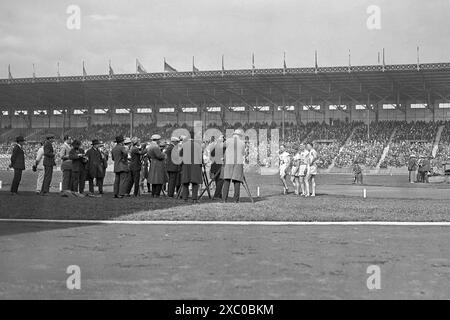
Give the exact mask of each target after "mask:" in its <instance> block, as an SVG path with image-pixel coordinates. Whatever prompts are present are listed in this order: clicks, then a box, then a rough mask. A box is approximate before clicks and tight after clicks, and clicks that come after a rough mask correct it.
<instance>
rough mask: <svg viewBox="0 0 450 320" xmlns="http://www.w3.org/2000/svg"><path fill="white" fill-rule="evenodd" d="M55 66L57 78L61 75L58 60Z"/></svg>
mask: <svg viewBox="0 0 450 320" xmlns="http://www.w3.org/2000/svg"><path fill="white" fill-rule="evenodd" d="M57 66H58V70H57V71H56V75H57V76H58V78H59V77H61V73H60V72H59V62H58V63H57Z"/></svg>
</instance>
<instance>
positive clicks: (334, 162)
mask: <svg viewBox="0 0 450 320" xmlns="http://www.w3.org/2000/svg"><path fill="white" fill-rule="evenodd" d="M356 129H358V127H355V128H353V130H352V132H350V134H349V136H348V138H347V140H345V143H344V144H343V145H342V146H341V148H340V149H339V152H338V153H337V155H336V157H334V158H333V161H332V162H331V164H330V166H329V167H328V169H326V170H325V172H327V173H329V172H330V171H331V170H333V168H334V166H335V165H336V161H337V158H338V157H339V155H340V154H341V152H342V150H344V147H345V146H346V145H348V144H349V143H350V142H351V141H352V139H353V135H354V133H355V131H356Z"/></svg>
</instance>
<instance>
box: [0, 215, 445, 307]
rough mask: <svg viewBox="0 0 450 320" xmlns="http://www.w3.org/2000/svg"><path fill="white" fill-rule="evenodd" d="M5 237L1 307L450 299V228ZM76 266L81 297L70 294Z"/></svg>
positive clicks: (215, 229)
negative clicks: (75, 302) (375, 272)
mask: <svg viewBox="0 0 450 320" xmlns="http://www.w3.org/2000/svg"><path fill="white" fill-rule="evenodd" d="M0 235H1V236H0V255H1V257H2V259H1V260H0V299H10V298H20V299H25V298H31V299H54V298H62V299H84V298H88V299H103V298H106V299H119V298H125V299H137V298H143V299H156V298H158V299H325V298H326V299H328V298H330V299H343V298H349V299H360V298H362V299H381V298H395V299H404V298H412V299H425V298H427V299H428V298H437V299H449V298H450V249H449V247H448V243H449V241H450V233H449V228H448V227H383V226H379V227H378V226H377V227H372V226H370V227H369V226H364V227H363V226H359V227H351V226H348V227H347V226H342V227H336V226H332V227H330V226H328V227H327V226H301V227H298V226H296V227H288V226H284V227H280V226H275V227H274V226H195V225H194V226H148V225H139V226H136V225H131V226H130V225H86V226H79V225H77V226H75V225H60V224H58V225H56V224H43V223H38V224H35V223H29V224H23V223H0ZM69 265H78V266H79V267H80V268H81V290H73V291H72V290H68V289H67V288H66V279H67V277H68V276H69V275H68V274H66V268H67V267H68V266H69ZM370 265H377V266H379V267H380V269H381V289H380V290H374V291H371V290H369V289H368V288H367V286H366V281H367V278H368V277H369V274H367V273H366V272H367V267H368V266H370Z"/></svg>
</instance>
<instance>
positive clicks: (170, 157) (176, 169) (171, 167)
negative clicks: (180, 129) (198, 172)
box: [166, 137, 181, 197]
mask: <svg viewBox="0 0 450 320" xmlns="http://www.w3.org/2000/svg"><path fill="white" fill-rule="evenodd" d="M179 143H180V139H179V138H177V137H172V138H170V144H169V145H168V146H167V148H166V154H167V160H166V169H167V173H168V175H169V185H168V191H167V195H168V196H169V197H173V196H174V194H175V190H176V191H177V193H178V192H179V191H180V185H181V181H180V178H181V177H180V172H181V159H179V156H178V155H179V150H178V144H179ZM174 150H175V151H174ZM174 160H175V162H174Z"/></svg>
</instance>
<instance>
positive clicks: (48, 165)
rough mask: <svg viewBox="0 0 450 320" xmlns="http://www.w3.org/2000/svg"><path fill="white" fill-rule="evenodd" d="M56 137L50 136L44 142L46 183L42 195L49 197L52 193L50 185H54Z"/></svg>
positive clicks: (43, 184) (43, 185)
mask: <svg viewBox="0 0 450 320" xmlns="http://www.w3.org/2000/svg"><path fill="white" fill-rule="evenodd" d="M54 140H55V136H54V135H53V134H48V135H47V136H46V138H45V142H44V182H43V183H42V189H41V195H43V196H47V195H48V193H49V192H50V184H51V183H52V176H53V167H54V166H55V165H56V163H55V151H54V149H53V141H54Z"/></svg>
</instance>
